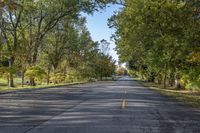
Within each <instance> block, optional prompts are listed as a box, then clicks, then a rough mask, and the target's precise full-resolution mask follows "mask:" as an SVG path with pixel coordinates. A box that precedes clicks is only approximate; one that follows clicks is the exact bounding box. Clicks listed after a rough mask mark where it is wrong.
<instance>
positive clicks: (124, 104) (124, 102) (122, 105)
mask: <svg viewBox="0 0 200 133" xmlns="http://www.w3.org/2000/svg"><path fill="white" fill-rule="evenodd" d="M125 107H126V100H125V99H122V102H121V108H122V109H124V108H125Z"/></svg>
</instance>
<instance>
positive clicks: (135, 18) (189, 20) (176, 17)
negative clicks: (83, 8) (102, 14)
mask: <svg viewBox="0 0 200 133" xmlns="http://www.w3.org/2000/svg"><path fill="white" fill-rule="evenodd" d="M199 16H200V5H199V1H196V0H189V1H188V0H125V3H124V8H123V9H122V11H120V12H119V13H116V14H115V15H114V16H113V17H112V18H110V23H109V24H110V26H111V27H114V28H116V29H117V30H116V33H115V40H116V43H117V51H118V53H119V55H120V60H121V61H122V62H128V64H129V68H130V72H131V74H133V75H137V76H139V77H140V78H143V79H145V80H148V81H153V82H156V83H159V84H163V85H164V87H167V86H174V87H176V88H189V89H199V88H200V28H199V27H200V19H199Z"/></svg>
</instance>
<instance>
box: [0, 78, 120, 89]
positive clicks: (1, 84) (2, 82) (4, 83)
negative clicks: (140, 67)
mask: <svg viewBox="0 0 200 133" xmlns="http://www.w3.org/2000/svg"><path fill="white" fill-rule="evenodd" d="M119 78H120V77H118V76H115V77H106V78H103V81H112V80H117V79H119ZM95 81H97V80H96V79H95V80H83V81H80V82H71V83H61V84H53V83H52V84H49V85H47V84H46V83H42V84H37V86H28V85H24V87H22V86H21V78H14V83H15V87H8V86H7V80H5V79H3V78H0V92H8V91H15V90H22V89H34V88H35V89H38V88H46V87H57V86H67V85H73V84H81V83H88V82H95Z"/></svg>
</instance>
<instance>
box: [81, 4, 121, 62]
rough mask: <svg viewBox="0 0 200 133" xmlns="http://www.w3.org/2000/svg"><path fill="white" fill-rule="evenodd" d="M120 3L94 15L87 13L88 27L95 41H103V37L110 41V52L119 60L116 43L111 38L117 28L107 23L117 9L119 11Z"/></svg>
mask: <svg viewBox="0 0 200 133" xmlns="http://www.w3.org/2000/svg"><path fill="white" fill-rule="evenodd" d="M119 10H120V6H119V5H109V6H108V7H107V8H106V9H105V10H101V11H100V12H95V13H94V14H93V15H86V14H84V15H83V16H85V17H86V20H87V24H86V26H87V28H88V30H89V31H90V34H91V37H92V40H93V41H99V42H100V41H101V40H102V39H105V40H107V41H108V42H109V43H110V52H109V54H110V55H111V56H112V57H113V58H114V59H115V60H116V61H118V55H117V53H116V51H115V50H114V48H115V46H116V45H115V43H114V41H112V40H111V39H110V37H111V36H112V34H114V32H115V29H110V28H109V27H108V25H107V23H108V19H109V18H110V17H111V16H112V15H113V14H114V12H115V11H119Z"/></svg>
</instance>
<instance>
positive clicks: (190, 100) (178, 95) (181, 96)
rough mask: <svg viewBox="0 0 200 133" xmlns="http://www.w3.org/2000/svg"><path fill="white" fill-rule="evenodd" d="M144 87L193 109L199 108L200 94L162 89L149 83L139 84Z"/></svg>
mask: <svg viewBox="0 0 200 133" xmlns="http://www.w3.org/2000/svg"><path fill="white" fill-rule="evenodd" d="M141 83H142V84H143V85H144V86H146V87H149V88H151V89H153V90H156V91H158V92H160V93H161V94H163V95H166V96H170V97H173V98H174V99H177V100H178V101H180V102H182V103H184V104H186V105H189V106H191V107H194V108H200V93H199V92H194V91H190V90H177V89H174V88H165V89H164V88H163V86H162V85H158V84H155V83H151V82H141Z"/></svg>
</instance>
